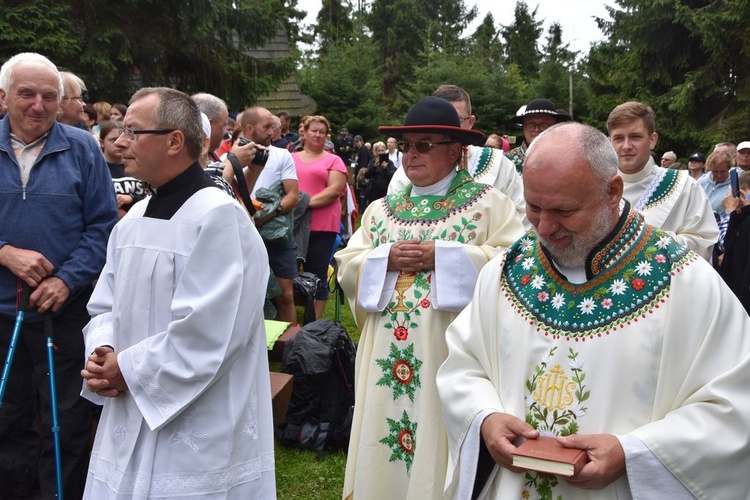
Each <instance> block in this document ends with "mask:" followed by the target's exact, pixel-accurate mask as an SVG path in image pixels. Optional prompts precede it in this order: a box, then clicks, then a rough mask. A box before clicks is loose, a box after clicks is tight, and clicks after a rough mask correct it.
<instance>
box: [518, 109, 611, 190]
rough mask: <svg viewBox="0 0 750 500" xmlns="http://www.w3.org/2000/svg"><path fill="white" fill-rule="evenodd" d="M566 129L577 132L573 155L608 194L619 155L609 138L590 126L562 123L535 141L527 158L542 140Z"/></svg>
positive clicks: (572, 147) (572, 144) (527, 153)
mask: <svg viewBox="0 0 750 500" xmlns="http://www.w3.org/2000/svg"><path fill="white" fill-rule="evenodd" d="M564 127H565V128H567V127H574V128H575V131H576V134H575V139H576V140H574V141H572V143H571V145H570V146H571V154H577V155H578V156H580V157H581V158H583V159H584V160H585V161H586V163H588V164H589V166H590V167H591V172H592V173H593V174H594V179H595V180H596V183H597V185H598V186H599V187H600V188H601V189H602V190H603V191H605V192H606V191H607V190H608V186H609V181H610V180H611V179H612V177H614V176H615V175H617V153H615V149H614V148H613V147H612V143H610V142H609V139H608V138H607V136H606V135H604V134H602V133H601V132H600V131H599V130H597V129H595V128H594V127H592V126H590V125H585V124H583V123H577V122H562V123H558V124H556V125H553V126H551V127H550V128H548V129H547V130H545V131H544V132H542V133H541V134H539V136H538V137H537V138H536V139H534V142H532V143H531V146H529V149H528V150H527V151H526V156H527V157H528V156H530V155H531V154H532V152H533V151H535V150H536V149H538V148H539V147H540V146H539V144H540V143H543V142H545V141H544V140H542V139H544V138H545V137H546V136H547V135H555V134H556V133H557V132H556V131H557V130H560V129H562V128H564Z"/></svg>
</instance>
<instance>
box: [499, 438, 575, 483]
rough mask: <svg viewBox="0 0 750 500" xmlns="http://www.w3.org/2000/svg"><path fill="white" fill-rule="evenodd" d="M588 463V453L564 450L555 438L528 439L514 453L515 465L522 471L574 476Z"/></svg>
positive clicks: (570, 449)
mask: <svg viewBox="0 0 750 500" xmlns="http://www.w3.org/2000/svg"><path fill="white" fill-rule="evenodd" d="M586 462H588V457H587V455H586V451H584V450H579V449H578V448H564V447H563V446H562V445H560V444H559V443H558V442H557V440H556V439H555V438H550V437H540V438H538V439H527V440H526V441H525V442H524V443H523V444H522V445H521V446H519V447H518V448H516V452H515V453H513V465H514V466H515V467H520V468H522V469H530V470H535V471H538V472H547V473H549V474H556V475H558V476H572V475H575V474H577V473H578V471H580V470H581V468H582V467H583V465H584V464H585V463H586Z"/></svg>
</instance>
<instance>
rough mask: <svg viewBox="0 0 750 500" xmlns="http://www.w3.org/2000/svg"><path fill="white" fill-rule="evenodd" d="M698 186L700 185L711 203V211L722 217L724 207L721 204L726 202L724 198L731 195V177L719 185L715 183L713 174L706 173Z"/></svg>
mask: <svg viewBox="0 0 750 500" xmlns="http://www.w3.org/2000/svg"><path fill="white" fill-rule="evenodd" d="M698 184H700V187H702V188H703V191H705V192H706V197H707V198H708V201H709V203H711V209H712V210H713V211H714V213H717V214H719V216H721V215H722V214H723V213H724V207H723V206H722V205H721V202H722V201H723V200H724V197H725V196H726V195H727V194H729V185H730V181H729V177H727V178H726V180H724V181H723V182H719V183H717V182H716V181H714V176H713V174H712V173H711V172H706V173H705V174H703V175H702V176H701V177H700V178H699V179H698Z"/></svg>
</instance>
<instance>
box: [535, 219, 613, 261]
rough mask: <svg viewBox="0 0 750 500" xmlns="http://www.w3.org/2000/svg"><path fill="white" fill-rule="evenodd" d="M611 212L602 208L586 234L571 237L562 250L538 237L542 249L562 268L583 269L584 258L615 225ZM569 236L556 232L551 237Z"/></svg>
mask: <svg viewBox="0 0 750 500" xmlns="http://www.w3.org/2000/svg"><path fill="white" fill-rule="evenodd" d="M611 213H612V212H611V211H610V209H609V208H608V207H603V208H602V210H600V211H599V213H598V214H596V217H595V218H594V221H593V223H592V224H591V230H590V231H589V232H588V233H582V234H577V235H573V240H572V242H571V244H570V245H569V246H568V247H567V248H565V249H563V250H556V249H555V248H554V246H552V245H551V244H550V242H549V241H547V240H546V239H545V238H542V237H541V236H539V241H541V243H542V245H543V246H544V248H546V249H547V251H548V252H549V253H550V255H552V258H553V259H554V260H555V262H556V263H557V264H559V265H561V266H563V267H571V268H575V267H583V266H584V265H585V264H586V258H587V257H588V256H589V254H590V253H591V250H593V249H594V247H596V246H597V245H598V244H599V243H600V242H601V241H602V240H603V239H604V238H605V237H606V236H607V235H608V234H609V233H610V232H611V231H612V228H613V227H614V225H615V222H616V220H613V219H614V218H613V217H612V215H611ZM568 235H571V233H569V232H568V231H564V230H561V231H558V232H557V233H555V234H554V235H553V236H558V237H559V236H568Z"/></svg>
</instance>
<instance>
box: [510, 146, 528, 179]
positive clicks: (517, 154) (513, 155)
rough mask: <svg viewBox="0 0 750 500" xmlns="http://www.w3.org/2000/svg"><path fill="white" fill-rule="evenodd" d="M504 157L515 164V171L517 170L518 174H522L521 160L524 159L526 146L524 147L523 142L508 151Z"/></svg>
mask: <svg viewBox="0 0 750 500" xmlns="http://www.w3.org/2000/svg"><path fill="white" fill-rule="evenodd" d="M505 157H506V158H508V159H509V160H510V161H512V162H513V164H514V165H515V166H516V172H518V175H523V162H524V161H526V148H525V147H524V144H521V145H520V146H518V147H517V148H513V149H511V150H510V151H508V154H507V155H505Z"/></svg>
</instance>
